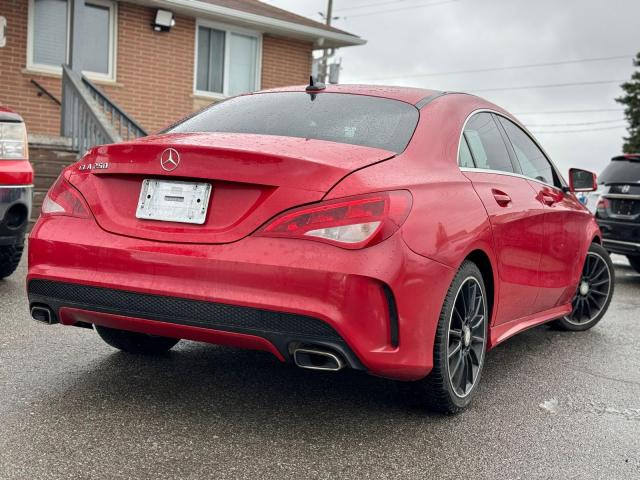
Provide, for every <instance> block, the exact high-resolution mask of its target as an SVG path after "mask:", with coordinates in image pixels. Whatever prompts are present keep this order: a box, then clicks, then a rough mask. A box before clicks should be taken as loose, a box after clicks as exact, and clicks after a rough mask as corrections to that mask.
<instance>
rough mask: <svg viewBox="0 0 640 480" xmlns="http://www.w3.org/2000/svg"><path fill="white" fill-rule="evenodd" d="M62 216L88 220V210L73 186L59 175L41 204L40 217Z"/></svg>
mask: <svg viewBox="0 0 640 480" xmlns="http://www.w3.org/2000/svg"><path fill="white" fill-rule="evenodd" d="M48 215H64V216H67V217H77V218H89V217H90V216H91V215H90V213H89V208H88V207H87V204H86V203H85V201H84V199H83V198H82V196H81V195H80V192H78V191H77V190H76V189H75V188H73V186H72V185H71V184H70V183H69V182H67V181H66V180H65V179H64V177H63V176H62V175H61V176H60V177H59V178H58V180H56V183H54V184H53V186H52V187H51V189H50V190H49V192H48V193H47V196H46V197H45V199H44V201H43V202H42V216H48Z"/></svg>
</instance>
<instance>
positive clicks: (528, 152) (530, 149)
mask: <svg viewBox="0 0 640 480" xmlns="http://www.w3.org/2000/svg"><path fill="white" fill-rule="evenodd" d="M498 119H499V121H500V123H502V126H503V127H504V129H505V131H506V132H507V136H508V137H509V140H511V144H512V145H513V149H514V150H515V152H516V158H517V159H518V163H519V164H520V169H521V170H522V174H523V175H524V176H525V177H529V178H533V179H535V180H538V181H540V182H543V183H547V184H549V185H555V186H556V187H560V186H561V185H559V182H558V179H557V176H556V173H555V171H554V169H553V167H552V166H551V163H549V160H547V157H545V155H544V153H542V150H540V148H538V146H537V145H536V144H535V143H534V141H533V140H531V138H529V136H528V135H527V134H526V133H525V132H524V131H523V130H522V129H521V128H520V127H518V126H517V125H515V124H514V123H513V122H511V121H510V120H507V119H506V118H503V117H498Z"/></svg>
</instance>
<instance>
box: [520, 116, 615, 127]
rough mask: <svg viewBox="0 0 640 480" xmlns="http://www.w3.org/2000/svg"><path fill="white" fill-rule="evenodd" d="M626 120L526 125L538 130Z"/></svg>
mask: <svg viewBox="0 0 640 480" xmlns="http://www.w3.org/2000/svg"><path fill="white" fill-rule="evenodd" d="M625 121H626V120H625V119H624V118H619V119H616V120H598V121H595V122H569V123H537V124H529V123H525V125H526V126H527V128H536V127H582V126H585V125H599V124H602V123H619V122H625Z"/></svg>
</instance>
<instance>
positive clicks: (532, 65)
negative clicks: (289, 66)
mask: <svg viewBox="0 0 640 480" xmlns="http://www.w3.org/2000/svg"><path fill="white" fill-rule="evenodd" d="M633 57H634V55H614V56H610V57H591V58H579V59H572V60H558V61H554V62H543V63H528V64H521V65H510V66H505V67H488V68H477V69H473V70H451V71H448V72H434V73H412V74H409V75H395V76H385V77H374V78H368V79H366V80H375V81H377V80H393V79H396V78H417V77H439V76H445V75H461V74H466V73H484V72H500V71H504V70H518V69H523V68H535V67H555V66H558V65H569V64H575V63H587V62H604V61H610V60H622V59H626V60H628V59H631V58H633Z"/></svg>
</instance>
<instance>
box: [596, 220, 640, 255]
mask: <svg viewBox="0 0 640 480" xmlns="http://www.w3.org/2000/svg"><path fill="white" fill-rule="evenodd" d="M598 225H599V226H600V230H601V231H602V236H603V238H602V244H603V246H604V247H605V248H606V249H607V250H608V251H609V252H611V253H618V254H621V255H640V223H632V222H623V221H612V220H602V219H598Z"/></svg>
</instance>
